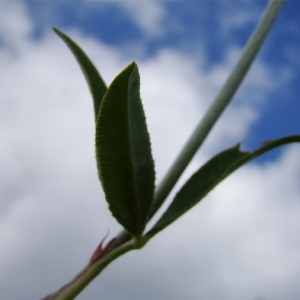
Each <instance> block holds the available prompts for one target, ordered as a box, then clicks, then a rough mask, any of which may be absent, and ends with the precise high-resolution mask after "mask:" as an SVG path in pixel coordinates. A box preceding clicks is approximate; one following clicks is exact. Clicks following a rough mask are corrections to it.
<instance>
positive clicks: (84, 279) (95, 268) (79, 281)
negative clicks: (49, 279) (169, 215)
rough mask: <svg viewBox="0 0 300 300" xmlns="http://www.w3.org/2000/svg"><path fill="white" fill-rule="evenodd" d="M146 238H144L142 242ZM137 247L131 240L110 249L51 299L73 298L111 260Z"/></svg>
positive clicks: (66, 299)
mask: <svg viewBox="0 0 300 300" xmlns="http://www.w3.org/2000/svg"><path fill="white" fill-rule="evenodd" d="M146 241H147V239H145V242H144V244H145V243H146ZM134 249H137V246H136V244H135V242H134V241H133V240H131V241H129V242H127V243H125V244H123V245H121V246H120V247H118V248H117V249H114V250H113V251H110V252H109V253H107V254H106V255H105V256H104V257H102V258H101V259H100V260H99V261H98V262H96V263H95V264H93V265H91V266H87V267H86V268H85V269H84V270H83V271H82V272H81V274H80V275H78V276H76V277H75V279H74V280H73V281H71V282H70V283H69V284H67V285H66V286H64V287H63V288H62V289H61V290H60V291H58V292H57V295H56V294H55V295H56V296H54V297H53V298H46V299H51V300H52V299H53V300H71V299H74V298H75V297H76V296H77V295H78V294H79V293H80V292H81V291H82V290H83V289H84V288H85V287H86V286H87V285H88V284H89V283H90V282H91V281H92V280H93V279H94V278H95V277H96V276H97V275H98V274H99V273H101V272H102V271H103V269H104V268H105V267H106V266H107V265H109V264H110V263H111V262H112V261H113V260H115V259H116V258H118V257H119V256H121V255H123V254H125V253H126V252H128V251H131V250H134Z"/></svg>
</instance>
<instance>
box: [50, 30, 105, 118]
mask: <svg viewBox="0 0 300 300" xmlns="http://www.w3.org/2000/svg"><path fill="white" fill-rule="evenodd" d="M53 30H54V31H55V32H56V33H57V34H58V36H60V37H61V39H62V40H63V41H64V42H65V43H66V45H67V46H68V47H69V48H70V50H71V51H72V53H73V54H74V56H75V58H76V59H77V61H78V63H79V65H80V67H81V70H82V72H83V74H84V76H85V79H86V81H87V84H88V86H89V89H90V91H91V94H92V97H93V103H94V113H95V120H96V119H97V116H98V113H99V109H100V105H101V101H102V98H103V96H104V94H105V93H106V90H107V87H106V85H105V83H104V81H103V79H102V77H101V76H100V74H99V72H98V70H97V68H96V67H95V66H94V64H93V63H92V61H91V60H90V59H89V58H88V56H87V55H86V54H85V53H84V51H83V50H82V49H81V48H80V47H79V46H78V45H77V44H76V43H75V42H74V41H73V40H72V39H71V38H70V37H68V36H67V35H66V34H65V33H63V32H62V31H60V30H58V29H57V28H55V27H53Z"/></svg>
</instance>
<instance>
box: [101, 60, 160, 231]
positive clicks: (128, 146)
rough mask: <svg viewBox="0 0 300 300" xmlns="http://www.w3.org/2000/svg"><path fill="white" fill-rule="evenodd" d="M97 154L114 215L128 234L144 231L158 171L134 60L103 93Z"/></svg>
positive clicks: (107, 198) (104, 186)
mask: <svg viewBox="0 0 300 300" xmlns="http://www.w3.org/2000/svg"><path fill="white" fill-rule="evenodd" d="M96 156H97V163H98V170H99V176H100V180H101V183H102V186H103V189H104V193H105V196H106V200H107V202H108V204H109V208H110V210H111V212H112V214H113V216H114V217H115V218H116V219H117V220H118V222H119V223H120V224H122V225H123V226H124V227H125V229H126V230H127V231H128V232H129V233H131V234H132V235H140V234H141V233H142V232H143V230H144V228H145V224H146V222H147V220H148V215H149V210H150V207H151V204H152V200H153V194H154V180H155V172H154V162H153V159H152V154H151V145H150V138H149V134H148V130H147V125H146V119H145V115H144V110H143V106H142V102H141V99H140V78H139V72H138V68H137V65H136V64H135V63H131V64H130V65H129V66H127V67H126V68H125V69H124V70H123V71H122V72H121V73H120V74H119V75H118V76H117V77H116V78H115V79H114V80H113V82H112V84H111V85H110V86H109V88H108V90H107V93H106V94H105V96H104V98H103V101H102V104H101V107H100V113H99V117H98V119H97V124H96Z"/></svg>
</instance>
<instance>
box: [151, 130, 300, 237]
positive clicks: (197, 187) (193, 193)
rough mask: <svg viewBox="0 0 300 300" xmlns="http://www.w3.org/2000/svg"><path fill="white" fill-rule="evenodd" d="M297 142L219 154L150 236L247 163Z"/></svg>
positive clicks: (187, 186)
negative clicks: (280, 147)
mask: <svg viewBox="0 0 300 300" xmlns="http://www.w3.org/2000/svg"><path fill="white" fill-rule="evenodd" d="M293 142H300V135H294V136H288V137H284V138H281V139H278V140H274V141H269V142H266V143H264V144H263V146H262V147H261V148H259V149H257V150H255V151H253V152H243V151H241V150H240V147H239V145H237V146H235V147H233V148H230V149H228V150H225V151H223V152H221V153H219V154H217V155H216V156H214V157H213V158H212V159H211V160H209V161H208V162H207V163H206V164H205V165H204V166H202V167H201V168H200V169H199V170H198V171H197V172H196V173H194V175H192V177H191V178H190V179H189V180H188V181H187V182H186V183H185V185H184V186H183V187H182V188H181V190H180V191H179V192H178V193H177V195H176V196H175V198H174V200H173V202H172V203H171V205H170V206H169V208H168V209H167V210H166V212H165V213H164V214H163V215H162V217H161V218H160V219H159V220H158V222H157V223H156V224H155V225H154V227H153V228H152V229H151V230H150V231H149V232H148V233H147V236H148V237H152V236H154V235H155V234H156V233H158V232H159V231H161V230H162V229H164V228H165V227H167V226H168V225H170V224H171V223H172V222H174V221H175V220H176V219H178V218H179V217H180V216H182V215H183V214H184V213H185V212H186V211H188V210H189V209H190V208H192V207H193V206H194V205H196V204H197V203H198V202H199V201H200V200H201V199H203V198H204V197H205V196H206V195H207V194H208V193H209V192H210V191H211V190H212V189H213V188H214V187H215V186H216V185H217V184H218V183H220V182H221V181H222V180H223V179H225V178H226V177H227V176H228V175H230V174H231V173H233V172H234V171H235V170H237V169H238V168H240V167H241V166H243V165H244V164H246V163H247V162H249V161H251V160H253V159H254V158H256V157H258V156H260V155H262V154H264V153H266V152H268V151H270V150H272V149H274V148H276V147H279V146H282V145H285V144H288V143H293Z"/></svg>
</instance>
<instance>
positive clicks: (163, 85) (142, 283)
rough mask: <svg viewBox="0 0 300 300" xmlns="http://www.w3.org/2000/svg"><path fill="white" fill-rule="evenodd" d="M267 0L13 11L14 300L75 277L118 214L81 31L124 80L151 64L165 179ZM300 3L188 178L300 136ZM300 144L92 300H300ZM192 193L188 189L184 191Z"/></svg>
mask: <svg viewBox="0 0 300 300" xmlns="http://www.w3.org/2000/svg"><path fill="white" fill-rule="evenodd" d="M266 4H267V1H233V0H229V1H215V0H212V1H143V2H142V1H113V2H109V1H71V0H70V1H22V0H20V1H1V2H0V86H1V90H0V136H1V147H0V172H1V175H0V269H1V274H0V299H6V300H18V299H20V300H21V299H40V298H42V297H43V296H45V295H46V294H48V293H50V292H52V291H55V290H56V289H58V288H59V287H60V286H61V285H63V284H65V283H66V282H67V281H68V280H70V279H71V278H72V277H73V276H75V275H76V274H77V273H78V272H79V271H80V270H81V268H82V267H83V266H84V265H85V264H86V261H87V260H88V258H89V256H90V255H91V253H92V252H93V250H94V249H95V248H96V246H97V244H98V243H99V241H100V240H101V239H102V238H103V236H105V234H106V233H107V230H108V229H109V232H110V236H114V235H116V234H117V233H118V232H119V230H120V226H119V225H118V224H117V223H116V222H115V221H114V219H113V218H112V217H111V215H110V212H109V211H108V209H107V205H106V202H105V199H104V196H103V193H102V190H101V186H100V184H99V182H98V179H97V172H96V167H95V161H94V137H93V136H94V124H93V109H92V101H91V97H90V95H89V91H88V88H87V86H86V83H85V81H84V77H83V76H82V74H81V72H80V69H79V67H78V65H77V63H76V60H75V59H74V58H73V57H72V54H71V53H70V52H69V49H67V47H66V46H65V45H64V44H63V42H62V41H61V40H60V39H59V37H58V36H56V35H55V33H54V32H53V31H52V29H51V28H52V26H55V27H57V28H59V29H61V30H63V31H65V32H66V33H67V34H69V35H70V36H71V37H72V38H73V39H74V40H75V41H77V42H78V44H79V45H81V46H82V48H83V49H84V50H85V51H86V53H87V54H88V55H89V56H90V57H91V59H92V60H93V62H94V63H95V65H96V66H98V68H99V71H100V72H101V74H102V76H103V78H104V79H105V81H106V82H107V84H109V83H110V82H111V80H112V79H113V78H114V76H115V75H116V74H117V73H118V72H120V71H121V70H122V69H123V68H124V67H125V66H127V65H128V64H129V63H130V62H131V61H133V60H135V61H136V62H137V64H138V66H139V70H140V74H141V94H142V95H141V96H142V100H143V104H144V107H145V113H146V116H147V123H148V127H149V131H150V135H151V141H152V147H153V156H154V158H155V162H156V172H157V182H159V180H160V179H161V178H162V176H163V175H164V173H165V172H166V170H167V169H168V167H169V166H170V165H171V163H172V162H173V160H174V158H175V157H176V155H177V153H178V152H179V151H180V149H181V147H182V145H183V143H184V142H185V141H186V140H187V138H188V137H189V135H190V134H191V132H192V130H193V128H194V127H195V126H196V124H197V123H198V122H199V120H200V119H201V117H202V116H203V114H204V113H205V111H206V109H207V108H208V107H209V104H210V103H211V102H212V101H213V99H214V97H215V96H216V95H217V93H218V91H219V90H220V88H221V87H222V84H223V83H224V82H225V80H226V78H227V76H228V75H229V73H230V71H231V69H232V68H233V66H234V65H235V63H236V61H237V60H238V58H239V56H240V54H241V52H242V49H243V47H244V45H245V43H246V41H247V39H248V37H249V35H250V34H251V32H252V30H253V28H254V26H255V24H256V22H257V21H258V19H259V17H260V15H261V14H262V12H263V10H264V8H265V6H266ZM299 8H300V3H299V2H298V1H296V0H287V2H286V4H285V6H284V7H283V9H282V11H281V13H280V15H279V17H278V20H277V21H276V23H275V25H274V27H273V29H272V31H271V33H270V35H269V36H268V38H267V40H266V43H265V44H264V46H263V48H262V50H261V52H260V53H259V55H258V57H257V60H256V62H255V63H254V65H253V67H252V68H251V70H250V72H249V74H248V75H247V77H246V78H245V81H244V83H243V85H242V86H241V88H240V90H239V91H238V92H237V94H236V95H235V98H234V100H233V103H232V104H231V106H230V107H229V108H228V109H227V110H226V111H225V113H224V115H223V116H222V119H221V120H220V121H219V122H218V124H217V125H216V127H215V128H214V129H213V131H212V133H211V134H210V136H209V138H208V140H207V142H206V143H205V144H204V146H203V148H202V151H200V153H198V154H197V155H196V157H195V159H194V160H193V161H192V163H191V165H190V166H189V168H188V169H187V171H186V172H185V174H184V175H183V178H182V179H181V180H180V182H179V186H180V185H181V184H182V183H183V182H184V181H185V180H186V179H187V178H188V177H189V176H190V175H191V174H192V173H193V172H194V171H195V170H197V168H199V166H200V165H201V164H202V163H203V162H205V161H206V160H207V159H209V158H210V157H211V156H212V155H213V154H215V153H217V152H218V151H220V150H222V149H224V148H226V147H231V146H233V145H235V144H237V143H238V142H241V141H242V142H243V143H244V147H246V148H251V149H252V148H255V147H257V146H258V145H259V143H260V142H262V141H264V140H268V139H273V138H277V137H281V136H283V135H288V134H296V133H298V134H299V132H300V122H299V110H300V104H299V99H298V95H299V89H300V88H299V84H298V82H299V81H300V54H299V51H298V49H299V46H300V39H299V34H300V21H299V11H300V10H299ZM299 150H300V148H299V145H291V146H288V147H285V148H282V149H281V150H280V151H275V152H274V153H271V154H270V155H267V156H265V157H263V158H262V159H260V160H258V161H256V162H255V163H252V164H250V165H248V166H245V167H244V168H243V169H241V170H240V171H238V172H237V173H236V174H235V175H233V176H232V177H231V178H229V179H227V180H226V181H225V182H224V183H222V184H221V185H220V186H219V187H218V188H217V189H215V190H214V191H213V192H212V193H211V194H210V195H209V196H208V197H207V199H205V200H204V201H203V202H202V203H201V204H199V205H198V206H197V207H195V208H193V210H192V211H191V212H189V213H188V214H187V215H186V216H184V217H182V218H181V219H180V220H179V221H178V222H176V224H174V225H172V226H171V227H170V228H168V229H167V230H165V231H164V232H162V233H161V234H159V235H158V236H157V237H155V238H154V239H153V241H151V242H150V243H149V245H147V246H146V247H145V249H142V250H141V251H139V252H133V253H129V254H128V255H126V256H124V258H121V259H120V260H119V261H117V262H115V263H114V264H112V265H111V266H109V267H108V268H107V270H105V271H104V272H103V274H101V276H99V278H98V279H97V280H96V281H95V282H94V283H93V284H91V286H89V287H88V288H87V289H86V291H84V293H83V294H82V295H80V296H79V297H78V299H85V300H94V299H99V297H101V298H103V299H108V300H117V299H131V300H132V299H133V300H134V299H146V300H147V299H174V300H177V299H178V300H179V299H192V300H193V299H208V300H210V299H211V300H215V299H225V300H227V299H228V300H238V299H255V300H258V299H272V300H279V299H287V300H294V299H297V297H298V296H299V294H300V289H299V284H298V280H297V278H299V276H300V241H299V239H297V237H298V236H299V233H300V221H299V220H300V201H299V200H300V188H299V180H300V151H299ZM176 189H177V190H178V187H176Z"/></svg>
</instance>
